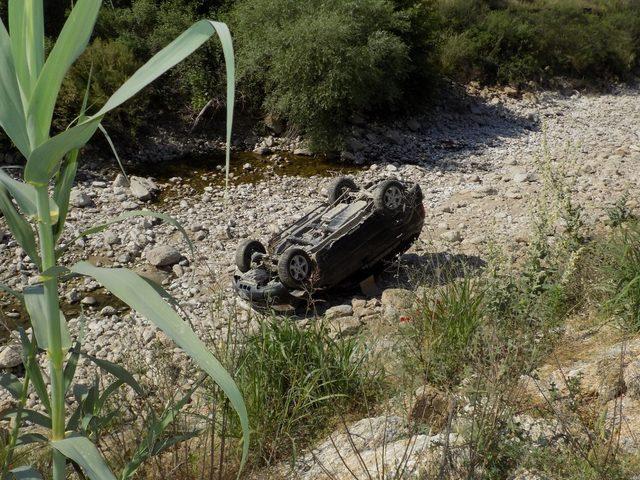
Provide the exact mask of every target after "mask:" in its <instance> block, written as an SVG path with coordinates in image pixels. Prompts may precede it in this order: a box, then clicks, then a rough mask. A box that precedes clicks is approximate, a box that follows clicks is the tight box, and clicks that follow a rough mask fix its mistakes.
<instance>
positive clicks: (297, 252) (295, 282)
mask: <svg viewBox="0 0 640 480" xmlns="http://www.w3.org/2000/svg"><path fill="white" fill-rule="evenodd" d="M312 270H313V263H312V261H311V257H309V254H308V253H307V252H305V251H304V250H303V249H301V248H297V247H291V248H288V249H287V250H285V252H284V253H283V254H282V255H281V256H280V259H279V260H278V276H279V277H280V281H281V282H282V283H283V284H284V285H286V286H287V287H289V288H299V287H302V286H304V285H306V284H307V283H308V282H309V278H311V273H312Z"/></svg>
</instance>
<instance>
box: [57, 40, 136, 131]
mask: <svg viewBox="0 0 640 480" xmlns="http://www.w3.org/2000/svg"><path fill="white" fill-rule="evenodd" d="M141 65H142V62H140V61H139V60H138V59H137V57H136V55H135V54H134V53H133V51H132V50H131V49H130V48H129V47H128V46H127V45H126V44H125V43H123V42H120V41H117V40H102V39H100V38H98V39H96V40H95V41H94V42H93V43H92V44H91V45H90V46H89V47H88V48H87V49H86V50H85V52H84V54H83V55H82V56H81V57H80V58H79V59H78V61H77V62H76V63H75V64H74V65H73V67H72V68H71V70H70V71H69V73H68V75H67V76H66V77H65V79H64V82H63V84H62V88H61V90H60V96H59V98H58V113H59V115H60V117H59V118H58V120H57V121H58V123H59V125H58V128H60V129H62V128H65V127H66V125H67V124H68V122H69V121H71V120H73V119H74V118H75V116H76V115H77V112H79V111H80V108H81V105H82V101H83V97H84V94H85V90H86V88H87V85H88V84H89V83H90V85H91V88H90V92H89V98H91V101H92V103H93V104H94V105H96V106H102V105H104V104H105V103H106V101H107V100H108V99H109V97H110V96H111V94H112V93H113V92H115V91H116V90H117V88H118V87H119V86H120V85H122V84H123V83H124V82H125V80H127V79H128V78H129V77H130V76H131V75H133V73H134V72H135V71H136V70H137V69H138V68H139V67H140V66H141ZM89 77H91V81H90V82H89ZM148 105H149V94H148V93H145V94H143V95H140V96H139V97H137V98H136V99H134V100H133V101H132V102H129V103H127V104H126V106H123V107H120V108H118V109H116V110H115V111H114V112H113V114H112V116H111V121H112V122H113V123H114V124H116V125H120V126H121V127H124V128H125V129H126V127H127V126H128V127H136V126H137V125H138V124H139V123H140V122H143V121H144V117H143V114H144V113H145V111H146V110H147V108H148Z"/></svg>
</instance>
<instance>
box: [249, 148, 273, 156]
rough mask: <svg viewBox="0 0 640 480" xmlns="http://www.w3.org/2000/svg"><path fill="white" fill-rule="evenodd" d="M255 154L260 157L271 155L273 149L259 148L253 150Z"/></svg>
mask: <svg viewBox="0 0 640 480" xmlns="http://www.w3.org/2000/svg"><path fill="white" fill-rule="evenodd" d="M253 153H257V154H258V155H269V154H270V153H271V149H270V148H268V147H257V148H254V149H253Z"/></svg>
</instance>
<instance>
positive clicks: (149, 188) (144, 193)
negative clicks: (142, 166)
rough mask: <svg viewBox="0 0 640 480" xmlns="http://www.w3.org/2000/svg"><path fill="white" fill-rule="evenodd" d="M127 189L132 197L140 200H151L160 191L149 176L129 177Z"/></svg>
mask: <svg viewBox="0 0 640 480" xmlns="http://www.w3.org/2000/svg"><path fill="white" fill-rule="evenodd" d="M130 180H131V185H130V186H129V189H130V190H131V193H132V194H133V196H134V197H136V198H138V199H140V200H151V199H152V198H154V197H155V196H156V195H157V193H158V192H159V191H160V188H159V187H158V185H156V183H155V182H154V181H153V180H151V179H150V178H144V177H131V178H130Z"/></svg>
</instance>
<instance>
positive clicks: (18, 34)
mask: <svg viewBox="0 0 640 480" xmlns="http://www.w3.org/2000/svg"><path fill="white" fill-rule="evenodd" d="M101 5H102V3H101V1H100V0H78V1H77V2H76V3H75V5H74V7H73V9H72V10H71V12H70V13H69V16H68V18H67V20H66V22H65V24H64V27H63V28H62V30H61V33H60V35H59V37H58V40H57V41H56V43H55V45H54V46H53V47H52V48H51V51H50V52H49V55H48V56H46V55H45V38H44V25H45V22H44V13H43V2H42V0H12V1H11V2H10V4H9V10H10V15H9V31H10V32H11V34H10V35H9V32H8V31H7V29H6V28H5V25H4V23H3V22H0V104H2V105H3V108H2V109H0V127H2V129H3V130H4V132H5V133H6V134H7V136H8V137H9V138H10V139H11V140H12V142H13V143H14V145H15V146H16V148H17V149H18V150H20V152H21V153H22V155H24V157H25V158H26V160H27V161H26V166H25V168H24V175H23V181H20V180H16V179H14V178H12V177H11V176H10V175H8V174H7V173H5V172H4V170H0V200H1V201H0V211H2V213H3V215H4V218H5V220H6V222H7V224H8V226H9V229H10V230H11V232H12V234H13V235H14V237H15V238H16V241H17V242H18V243H19V244H20V245H21V246H22V247H23V248H24V249H25V251H26V252H27V254H28V255H29V257H30V258H31V260H32V261H33V262H34V263H35V264H36V265H37V266H38V275H37V277H34V280H35V282H30V285H29V286H28V287H26V288H25V289H24V291H23V292H22V296H23V297H22V298H23V300H24V305H25V307H26V310H27V313H28V314H29V318H30V322H31V327H32V329H33V332H34V338H35V340H34V339H33V338H32V339H29V338H27V337H26V335H25V334H24V332H22V331H21V337H22V338H21V339H22V346H23V354H24V360H25V364H26V372H27V374H26V375H25V381H24V383H20V382H19V381H14V380H15V379H11V378H8V379H7V378H3V383H4V384H5V385H8V386H9V389H10V392H11V393H12V394H13V395H14V396H18V397H19V398H18V400H19V404H18V407H17V408H16V409H13V410H8V411H4V412H3V418H4V417H7V416H13V417H15V421H14V426H13V430H12V432H11V437H10V441H9V446H8V449H9V451H8V452H7V455H5V457H4V463H3V464H2V477H3V478H6V477H7V476H8V471H9V468H10V467H11V466H12V465H11V459H12V452H13V449H14V447H15V446H16V445H17V440H16V439H17V436H18V434H19V431H20V428H22V427H24V426H25V425H24V422H31V423H36V424H38V425H40V426H41V427H44V428H46V429H49V430H50V439H49V440H50V442H49V443H50V446H51V447H52V448H51V450H50V454H51V460H52V462H51V467H52V468H51V473H52V476H53V478H54V480H62V479H63V478H67V473H66V467H67V459H71V460H72V461H73V462H74V463H75V464H77V465H79V466H80V467H81V468H82V469H83V470H84V472H85V474H86V475H87V476H88V477H89V478H91V479H111V478H115V477H114V476H113V474H112V473H111V472H110V470H109V467H108V465H107V464H106V462H105V460H104V459H103V458H102V456H101V454H100V452H99V451H98V449H97V448H96V446H95V445H94V443H92V440H93V439H91V438H89V437H90V436H93V437H95V436H96V432H97V431H99V430H100V429H102V428H104V427H105V425H109V424H110V423H111V421H112V420H113V417H114V415H111V416H109V415H106V416H103V415H102V411H103V406H104V404H105V402H106V401H107V400H108V398H109V396H110V395H112V394H113V393H114V392H115V391H117V390H118V389H119V388H120V386H122V385H124V384H125V383H127V384H129V385H130V386H131V387H132V388H134V390H135V391H136V392H137V393H142V390H141V389H140V387H139V385H138V384H137V382H136V381H135V380H134V379H133V377H132V376H131V374H129V373H128V372H126V371H125V370H124V369H122V368H121V367H119V366H118V365H114V364H111V363H109V362H106V361H104V360H100V359H96V358H93V357H89V358H90V359H91V360H92V361H94V363H96V365H97V366H98V367H100V368H102V369H104V370H106V371H107V372H108V373H109V374H111V375H113V376H115V377H116V378H117V379H116V381H115V382H114V383H112V384H111V385H110V386H108V387H107V388H106V389H105V391H104V392H101V391H100V388H99V384H98V383H95V384H94V385H92V386H91V387H81V386H77V385H76V387H75V388H74V394H75V395H76V400H77V403H78V407H77V409H76V412H75V413H74V414H72V415H71V416H69V417H68V416H67V414H66V413H67V412H66V410H67V405H66V400H65V398H66V393H67V391H68V390H69V387H70V385H71V384H72V383H73V377H74V375H75V371H76V365H77V361H78V356H79V354H80V352H79V349H80V340H78V342H77V345H76V346H75V347H74V348H73V350H72V351H71V352H69V351H70V349H71V347H72V342H71V338H70V335H69V331H68V328H67V324H66V320H65V318H64V315H63V314H62V312H61V311H60V307H59V304H60V301H59V297H58V295H59V286H60V285H61V284H64V283H65V282H66V281H68V280H69V277H67V276H66V275H67V274H69V273H71V272H72V271H73V272H74V273H76V274H79V275H81V276H89V277H93V278H95V279H96V280H97V281H99V282H101V283H102V284H103V285H104V286H105V287H106V288H108V289H110V290H111V291H112V292H113V293H114V294H116V295H117V296H119V297H120V298H122V299H124V300H125V301H126V302H128V303H129V305H130V306H131V307H132V309H135V310H136V311H138V312H139V313H140V314H142V315H144V316H145V317H146V318H147V319H148V320H150V321H151V322H153V323H155V324H157V325H158V327H159V328H160V329H162V330H163V331H164V332H165V333H167V334H168V335H169V337H170V338H172V339H173V340H174V341H175V342H176V343H177V344H178V345H180V346H181V347H182V348H183V349H184V350H185V352H187V353H188V354H189V355H190V357H191V358H192V359H193V360H194V362H195V363H196V364H197V365H198V366H199V367H201V368H202V369H203V370H204V371H205V372H206V373H207V374H208V375H209V376H210V377H211V379H212V380H213V381H215V382H216V383H217V384H218V385H219V386H220V388H221V390H222V391H223V392H224V393H225V395H226V397H227V398H228V399H229V401H230V404H231V406H232V407H233V409H234V410H235V411H236V412H237V413H238V415H239V422H240V424H241V430H242V432H243V447H244V448H243V452H242V461H241V464H242V463H244V461H245V460H246V456H247V453H248V441H249V438H248V437H249V424H248V418H247V414H246V407H245V405H244V402H243V399H242V395H241V394H240V392H239V390H238V388H237V386H236V384H235V383H234V381H233V379H232V378H231V377H230V376H229V374H228V373H227V372H226V371H225V370H224V368H223V367H222V366H221V365H220V363H219V362H218V361H217V359H216V358H215V357H214V356H213V355H212V354H211V352H210V351H209V350H208V349H207V348H206V346H205V345H204V344H203V342H202V341H201V340H200V339H199V338H198V337H197V336H196V334H195V333H194V332H193V331H192V330H191V329H190V328H189V327H188V326H187V325H186V324H185V323H184V322H183V320H182V319H181V318H180V317H179V316H178V314H177V313H176V312H175V310H173V309H172V308H171V306H169V304H168V303H166V302H165V300H164V298H165V297H167V294H166V292H164V290H163V289H162V288H161V287H160V286H158V285H155V284H153V283H152V282H149V281H147V280H145V279H142V278H141V277H140V276H138V275H137V274H135V273H134V272H131V271H129V270H126V269H104V268H97V267H94V266H93V265H91V264H89V263H86V262H79V263H77V264H76V265H75V266H73V267H71V269H69V268H66V267H63V266H61V265H58V257H57V250H56V244H57V243H58V241H59V239H60V235H61V233H62V232H63V231H64V227H65V220H66V210H67V206H68V199H69V195H70V192H71V188H72V186H73V180H74V177H75V174H76V171H77V158H78V151H79V149H80V148H82V147H83V146H84V144H85V143H86V142H88V141H89V139H90V138H91V137H92V136H93V134H94V133H95V132H96V131H97V129H98V128H99V127H100V122H101V121H102V120H103V118H104V116H105V115H106V114H107V113H109V112H111V111H112V110H114V109H117V108H118V107H120V106H121V105H122V104H123V103H124V102H126V101H127V100H129V99H130V98H131V97H133V96H135V95H136V94H137V93H138V92H139V91H140V90H142V89H143V88H144V87H146V86H147V85H148V84H150V83H151V82H153V81H154V80H155V79H157V78H158V77H159V76H161V75H162V74H163V73H165V72H166V71H167V70H169V69H171V68H172V67H173V66H175V65H177V64H178V63H180V62H181V61H182V60H184V59H185V58H186V57H188V56H189V55H190V54H191V53H193V52H194V51H195V50H197V49H198V48H199V47H200V46H201V45H202V44H203V43H205V42H206V41H207V40H208V39H209V38H210V37H211V36H212V35H213V34H214V33H215V34H217V36H218V37H219V39H220V42H221V43H222V49H223V52H224V57H225V65H226V67H227V71H226V78H227V165H228V159H229V152H230V138H231V122H232V119H233V115H232V112H233V105H234V96H235V93H234V68H233V64H234V58H233V47H232V45H231V36H230V33H229V30H228V28H227V26H226V25H225V24H222V23H219V22H211V21H208V20H203V21H199V22H197V23H195V24H194V25H192V26H190V27H189V28H188V29H187V30H186V31H185V32H183V33H182V34H181V35H180V36H179V38H178V39H176V40H175V41H174V42H171V43H170V44H169V45H168V46H167V47H165V48H163V49H162V50H160V51H159V52H158V53H157V54H156V55H154V57H153V58H152V59H151V61H149V62H148V63H146V64H144V65H143V66H141V67H140V68H139V69H138V70H136V71H135V73H134V74H133V75H132V76H131V77H130V78H128V79H127V80H126V81H124V82H123V84H122V86H120V88H118V89H117V90H116V92H115V93H114V94H113V95H111V96H109V97H106V95H105V98H104V101H103V105H102V107H101V108H100V109H99V110H98V111H97V113H95V114H93V115H92V116H88V115H87V100H86V96H85V98H84V100H83V102H82V106H81V107H80V112H79V115H78V116H77V118H75V119H74V121H73V124H72V125H69V127H68V128H67V129H65V130H64V131H62V133H59V134H57V135H55V136H53V137H51V136H50V135H51V125H52V117H53V113H54V107H55V104H56V100H57V98H58V95H59V93H60V88H61V86H62V83H63V80H64V78H65V76H66V74H67V72H68V70H69V69H70V68H71V67H72V65H73V64H74V63H75V62H76V60H77V59H78V57H80V56H81V54H82V53H83V51H84V50H85V48H86V46H87V44H88V42H89V39H90V38H91V33H92V31H93V26H94V23H95V20H96V18H97V16H98V12H99V10H100V7H101ZM105 51H106V49H104V48H99V47H98V48H97V49H96V52H95V53H96V54H97V55H98V56H99V58H98V59H99V60H101V61H104V60H113V59H114V58H117V59H119V58H121V57H126V56H127V55H126V53H123V50H120V51H118V49H117V48H116V49H115V51H116V52H118V53H117V54H116V55H115V56H113V57H109V58H106V59H105V58H103V57H101V56H100V55H102V54H104V53H105ZM90 53H94V52H90ZM45 57H46V60H45ZM128 59H129V61H132V58H131V56H130V55H129V57H128ZM116 67H117V66H116ZM107 72H108V69H105V70H102V71H101V75H100V80H101V83H100V85H98V88H97V89H96V91H97V92H98V93H100V90H99V88H100V87H102V86H103V84H104V83H107V82H108V81H113V78H111V77H110V75H109V74H108V73H107ZM112 73H113V72H112ZM120 74H121V72H118V71H116V72H115V73H114V75H115V76H116V77H118V75H120ZM105 79H107V80H105ZM118 79H119V78H118ZM87 90H88V89H87ZM88 93H89V92H88ZM89 108H90V107H89ZM91 110H92V111H93V109H91ZM65 157H66V158H65ZM50 186H53V187H54V188H53V198H52V197H51V196H50V188H49V187H50ZM14 202H15V205H14ZM145 214H146V215H148V214H149V213H148V212H147V213H145ZM100 228H102V227H101V226H98V227H96V228H95V229H94V230H95V231H99V230H100ZM183 231H184V230H183ZM36 239H37V243H38V246H39V251H38V250H37V249H36V248H35V245H36ZM0 288H1V289H2V290H3V291H5V292H9V293H12V294H14V295H16V296H19V295H20V294H19V293H15V292H12V291H11V290H10V289H8V288H6V287H5V286H2V287H0ZM38 348H39V349H43V350H46V352H47V361H48V363H49V383H50V385H49V389H47V387H46V385H45V383H44V379H43V377H44V376H43V375H42V372H41V367H40V365H39V364H38V363H37V361H36V359H35V356H36V351H37V349H38ZM67 354H69V355H68V356H67ZM29 381H31V383H32V385H33V388H34V390H35V392H36V394H37V396H38V398H39V400H40V403H41V404H42V405H43V406H44V407H45V409H46V414H41V413H38V412H36V411H33V410H28V409H25V408H24V405H25V398H26V392H27V388H28V384H29ZM186 401H187V400H185V402H186ZM174 417H175V414H173V413H171V414H168V416H166V417H163V418H162V419H160V420H159V421H160V424H159V425H158V426H157V427H154V426H153V425H152V427H151V431H150V434H151V435H152V436H153V438H152V439H147V440H148V441H146V443H145V444H144V446H143V450H142V451H140V452H139V455H138V453H137V454H136V456H137V459H135V462H134V464H133V465H132V466H131V474H133V472H134V471H135V470H136V469H137V468H138V467H139V465H140V463H141V462H142V461H144V460H145V459H147V458H149V457H150V456H153V455H155V454H158V453H160V452H161V451H162V448H161V447H160V446H158V445H157V443H156V440H157V439H158V437H159V436H160V435H161V434H162V433H163V432H164V430H165V429H166V426H168V424H170V423H171V422H172V420H173V418H174ZM71 432H73V433H71ZM83 434H84V435H87V436H82V435H83ZM187 438H188V437H184V436H180V437H178V440H176V441H177V442H179V441H183V440H186V439H187ZM45 440H47V439H46V438H45ZM22 474H23V475H26V473H25V472H22ZM29 475H30V477H29V478H39V477H40V476H39V474H37V472H35V473H34V472H33V471H31V470H30V471H29Z"/></svg>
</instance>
